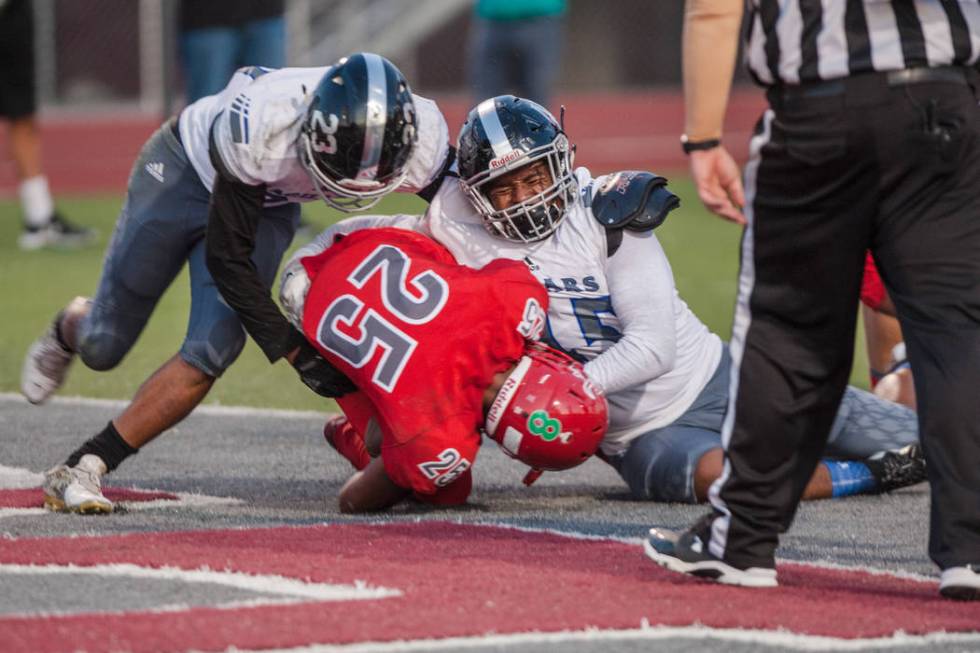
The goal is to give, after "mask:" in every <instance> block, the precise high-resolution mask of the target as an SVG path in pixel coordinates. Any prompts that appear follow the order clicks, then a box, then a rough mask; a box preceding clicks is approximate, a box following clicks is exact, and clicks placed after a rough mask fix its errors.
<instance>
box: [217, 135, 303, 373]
mask: <svg viewBox="0 0 980 653" xmlns="http://www.w3.org/2000/svg"><path fill="white" fill-rule="evenodd" d="M212 152H214V150H212ZM211 158H212V163H214V166H215V169H216V171H217V174H216V175H215V181H214V188H213V189H212V191H211V205H210V207H209V209H208V228H207V236H206V261H207V266H208V271H209V272H210V273H211V276H212V277H213V278H214V282H215V285H217V287H218V290H219V291H220V292H221V296H222V297H223V298H224V300H225V301H226V302H227V303H228V305H229V306H230V307H231V308H232V309H233V310H234V311H235V312H236V313H237V314H238V317H239V319H240V320H241V322H242V325H243V326H244V327H245V330H246V331H247V332H248V334H249V335H250V336H251V337H252V339H253V340H255V342H256V343H257V344H258V345H259V347H260V348H261V349H262V351H263V352H264V353H265V355H266V357H267V358H268V359H269V362H275V361H276V360H278V359H279V358H282V357H283V356H284V355H286V354H287V353H289V352H290V351H292V350H293V349H295V348H296V347H298V346H300V344H301V343H303V342H304V341H305V340H304V338H303V335H302V334H301V333H299V332H298V331H297V330H296V329H294V328H293V327H292V325H290V323H289V322H288V321H287V320H286V318H285V317H284V316H283V314H282V313H280V312H279V309H278V308H277V307H276V304H275V302H273V301H272V296H271V295H270V293H269V289H268V288H266V287H265V285H264V284H263V283H262V279H261V278H260V277H259V273H258V270H257V269H256V268H255V264H254V263H253V262H252V258H251V256H252V252H253V251H254V250H255V237H256V232H257V231H258V223H259V220H261V219H262V210H263V200H264V197H265V186H264V185H258V186H252V185H249V184H246V183H244V182H241V181H239V180H237V179H236V178H234V177H233V176H232V175H231V173H229V172H228V170H227V168H225V167H224V165H223V163H222V160H221V157H220V156H218V155H216V154H213V155H212V157H211Z"/></svg>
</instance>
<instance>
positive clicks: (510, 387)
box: [483, 356, 531, 438]
mask: <svg viewBox="0 0 980 653" xmlns="http://www.w3.org/2000/svg"><path fill="white" fill-rule="evenodd" d="M529 367H531V357H530V356H524V357H522V358H521V362H519V363H518V364H517V366H516V367H515V368H514V371H513V372H511V373H510V376H508V377H507V380H505V381H504V383H503V385H501V386H500V390H498V391H497V396H496V397H495V398H494V400H493V403H492V404H490V410H488V411H487V419H486V422H484V424H483V430H484V431H486V432H487V435H489V436H490V437H491V438H492V437H493V434H494V433H496V432H497V426H498V425H499V424H500V418H501V417H503V416H504V411H505V410H507V407H508V406H509V405H510V401H511V399H513V398H514V394H515V393H516V392H517V388H519V387H520V385H521V382H522V381H523V380H524V375H525V374H527V370H528V368H529Z"/></svg>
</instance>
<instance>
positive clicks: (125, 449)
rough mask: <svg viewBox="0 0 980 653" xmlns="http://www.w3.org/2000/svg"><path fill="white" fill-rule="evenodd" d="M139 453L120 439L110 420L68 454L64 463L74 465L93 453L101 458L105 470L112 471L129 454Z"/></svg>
mask: <svg viewBox="0 0 980 653" xmlns="http://www.w3.org/2000/svg"><path fill="white" fill-rule="evenodd" d="M135 453H139V449H134V448H132V447H131V446H129V444H128V443H127V442H126V441H125V440H123V439H122V436H121V435H119V431H117V430H116V427H115V425H114V424H113V423H112V422H109V424H108V425H107V426H106V427H105V428H104V429H102V432H101V433H99V434H98V435H96V436H95V437H94V438H91V439H89V440H88V441H87V442H86V443H85V444H83V445H82V446H80V447H79V448H78V449H76V450H75V452H74V453H72V455H70V456H68V460H66V461H65V464H66V465H68V466H69V467H74V466H75V465H77V464H78V461H79V460H80V459H81V457H82V456H84V455H85V454H94V455H96V456H98V457H99V458H101V459H102V462H104V463H105V466H106V469H107V471H110V472H111V471H112V470H114V469H115V468H116V467H119V463H121V462H122V461H124V460H126V458H128V457H129V456H132V455H133V454H135Z"/></svg>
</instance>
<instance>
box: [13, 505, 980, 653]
mask: <svg viewBox="0 0 980 653" xmlns="http://www.w3.org/2000/svg"><path fill="white" fill-rule="evenodd" d="M0 563H6V564H65V565H67V564H74V565H93V564H100V563H132V564H136V565H142V566H148V567H164V566H171V567H181V568H184V569H196V568H199V567H204V566H206V567H208V568H210V569H219V570H230V571H238V572H244V573H250V574H272V575H281V576H285V577H289V578H296V579H302V580H306V581H313V582H324V583H342V584H351V583H354V582H355V581H356V580H363V581H366V582H367V583H369V584H370V585H372V586H382V587H387V588H393V589H399V590H401V591H402V592H403V595H402V596H400V597H395V598H386V599H376V600H368V601H350V602H341V603H323V602H320V603H317V602H309V603H299V604H294V605H288V606H264V607H251V608H237V609H228V610H222V609H215V608H194V609H188V610H187V611H183V612H161V613H152V612H133V613H128V614H126V615H118V614H108V615H102V616H99V618H97V619H96V618H92V616H91V614H78V615H73V616H59V617H47V618H45V617H33V618H32V617H17V618H10V617H8V618H2V619H0V632H2V633H4V638H3V639H4V644H3V648H4V650H6V651H32V652H35V653H43V652H47V651H64V650H78V649H84V650H86V651H93V652H94V651H109V650H116V651H118V650H132V651H161V650H186V649H195V650H202V651H214V650H225V649H227V648H228V647H230V646H235V647H239V648H242V649H257V648H275V647H283V648H285V647H296V646H302V645H307V644H311V643H351V642H363V641H390V640H395V639H402V640H412V639H418V638H443V637H458V636H480V635H482V634H485V633H497V634H507V633H520V632H527V631H539V632H551V631H561V630H579V629H583V628H586V627H590V626H592V627H598V628H604V629H606V628H608V629H632V628H638V627H639V626H640V624H641V622H642V620H644V619H646V620H647V621H649V623H650V624H652V625H658V624H660V625H669V626H688V625H693V624H695V623H697V624H702V625H704V626H709V627H716V628H744V629H764V630H777V629H778V630H782V631H789V632H793V633H800V634H809V635H823V636H830V637H841V638H858V637H878V636H888V635H891V634H893V633H895V632H896V631H899V630H901V631H904V632H906V633H909V634H925V633H930V632H936V631H946V632H957V631H970V632H973V631H976V630H977V629H978V628H980V604H968V603H951V602H947V601H943V600H941V599H940V598H938V595H937V593H936V587H935V584H934V583H923V582H917V581H913V580H907V579H900V578H895V577H891V576H880V575H872V574H868V573H862V572H852V571H842V570H831V569H814V568H810V567H805V566H800V565H783V566H781V567H780V570H779V572H780V581H781V583H782V585H781V587H779V588H777V589H771V590H746V589H741V588H733V587H723V586H716V585H712V584H708V583H704V582H701V581H697V580H695V579H691V578H687V577H683V576H679V575H675V574H672V573H669V572H666V571H664V570H662V569H660V568H659V567H656V566H655V565H653V564H652V563H650V562H649V561H648V560H647V559H646V558H645V557H644V556H643V554H642V552H641V550H640V549H639V547H637V546H630V545H626V544H621V543H617V542H610V541H591V540H579V539H571V538H566V537H561V536H558V535H552V534H545V533H527V532H521V531H516V530H510V529H503V528H493V527H481V526H462V525H454V524H445V523H433V522H428V523H415V524H395V525H385V526H380V525H374V526H370V525H336V526H314V527H302V528H274V529H261V530H245V531H241V530H236V531H198V532H187V533H165V534H160V533H142V534H133V535H125V536H115V537H83V538H71V539H60V538H58V539H32V540H15V541H0ZM0 576H2V570H0Z"/></svg>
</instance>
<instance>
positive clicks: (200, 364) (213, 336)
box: [180, 316, 245, 378]
mask: <svg viewBox="0 0 980 653" xmlns="http://www.w3.org/2000/svg"><path fill="white" fill-rule="evenodd" d="M244 346H245V329H244V328H242V325H241V322H239V321H238V318H237V317H231V316H229V317H225V318H222V319H219V320H216V321H214V322H211V323H210V324H208V325H206V327H204V328H198V329H192V330H191V332H190V333H188V334H187V338H186V339H185V340H184V344H183V346H182V347H181V348H180V355H181V357H182V358H183V359H184V360H185V361H187V362H188V363H189V364H191V365H193V366H194V367H196V368H197V369H199V370H201V371H202V372H204V373H205V374H207V375H208V376H212V377H215V378H217V377H219V376H221V375H222V374H223V373H224V371H225V370H226V369H228V368H229V367H231V364H232V363H234V362H235V361H236V360H237V359H238V356H239V354H241V353H242V348H243V347H244Z"/></svg>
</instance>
